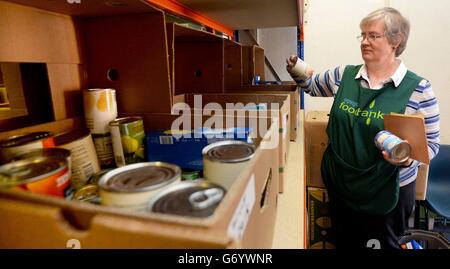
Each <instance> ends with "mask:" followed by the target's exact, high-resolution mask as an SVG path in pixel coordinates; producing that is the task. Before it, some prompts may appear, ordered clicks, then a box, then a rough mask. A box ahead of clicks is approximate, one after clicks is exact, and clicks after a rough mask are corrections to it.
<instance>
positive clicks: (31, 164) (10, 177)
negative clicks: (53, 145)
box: [0, 157, 67, 187]
mask: <svg viewBox="0 0 450 269" xmlns="http://www.w3.org/2000/svg"><path fill="white" fill-rule="evenodd" d="M66 167H67V160H66V159H65V158H53V157H36V158H30V159H25V160H20V161H15V162H11V163H8V164H5V165H2V166H0V187H2V186H5V187H12V186H16V185H20V184H27V183H31V182H34V181H38V180H40V179H42V178H45V177H48V176H51V175H53V174H56V173H58V172H59V171H61V170H63V169H65V168H66Z"/></svg>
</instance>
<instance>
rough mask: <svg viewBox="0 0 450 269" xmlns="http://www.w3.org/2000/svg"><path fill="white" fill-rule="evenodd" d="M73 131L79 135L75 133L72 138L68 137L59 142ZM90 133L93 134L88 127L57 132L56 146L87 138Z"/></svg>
mask: <svg viewBox="0 0 450 269" xmlns="http://www.w3.org/2000/svg"><path fill="white" fill-rule="evenodd" d="M72 133H73V134H77V135H74V137H73V138H72V137H70V139H66V140H67V141H66V140H64V139H62V140H63V142H61V143H60V142H59V140H61V137H64V136H69V135H70V134H72ZM90 135H91V131H89V130H88V129H77V130H72V131H68V132H64V133H60V134H56V135H55V137H54V139H55V145H56V147H58V146H63V145H67V144H70V143H72V142H75V141H78V140H81V139H84V138H86V137H88V136H90Z"/></svg>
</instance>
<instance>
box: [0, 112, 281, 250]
mask: <svg viewBox="0 0 450 269" xmlns="http://www.w3.org/2000/svg"><path fill="white" fill-rule="evenodd" d="M134 115H139V116H142V117H143V118H144V126H145V129H146V131H149V130H152V129H153V130H157V129H168V128H170V127H171V124H172V122H173V121H174V119H176V118H177V116H174V115H167V114H134ZM122 116H127V115H126V114H125V115H122ZM194 117H196V116H192V118H194ZM197 118H198V117H197ZM209 118H210V117H201V116H200V117H199V118H198V119H197V120H200V121H201V122H205V121H206V120H208V119H209ZM233 119H234V121H235V122H233V123H237V121H238V120H243V122H244V123H245V124H246V126H248V125H249V124H250V123H251V122H252V121H251V119H250V118H244V119H239V118H237V117H233ZM192 120H194V119H192ZM76 121H77V120H73V121H70V122H68V121H63V122H54V123H51V124H47V125H42V126H35V127H33V128H38V127H40V128H41V130H42V128H45V129H48V130H53V131H54V132H63V131H67V130H69V129H71V127H72V124H73V123H74V122H76ZM261 121H265V122H266V124H268V125H269V126H270V129H269V130H268V131H267V132H265V133H264V134H262V135H259V136H258V141H260V143H259V145H258V147H257V150H256V151H255V155H254V157H253V158H252V160H251V162H250V163H249V165H248V166H247V168H246V169H245V170H244V171H242V173H241V174H240V175H239V176H238V178H237V179H236V181H235V182H234V184H233V185H232V187H231V188H230V190H229V191H228V193H227V194H226V196H225V198H224V200H222V202H221V203H220V205H219V206H218V207H217V209H216V211H215V213H214V215H213V216H211V217H210V218H207V219H193V218H186V217H178V216H172V215H164V214H155V213H132V212H127V211H124V210H121V209H115V208H110V207H105V206H97V205H92V204H85V203H79V202H72V201H68V200H64V199H59V198H53V197H50V196H44V195H37V194H33V193H29V192H24V191H12V190H8V189H1V190H0V214H1V216H2V221H1V222H0V247H1V248H66V245H70V244H79V245H80V246H81V248H234V247H242V248H270V247H271V244H272V238H273V232H274V226H275V216H276V202H277V194H278V182H277V181H276V180H275V179H276V178H277V176H278V168H277V165H278V160H277V158H274V156H277V154H278V153H277V152H278V147H276V146H275V147H265V146H263V145H264V144H263V143H270V142H269V141H270V139H272V137H273V136H276V134H277V131H278V130H277V129H276V125H271V119H269V118H266V119H262V118H261ZM224 122H226V119H224ZM258 123H260V122H258ZM235 126H236V125H235ZM27 130H28V129H23V130H20V131H27ZM36 227H38V229H36Z"/></svg>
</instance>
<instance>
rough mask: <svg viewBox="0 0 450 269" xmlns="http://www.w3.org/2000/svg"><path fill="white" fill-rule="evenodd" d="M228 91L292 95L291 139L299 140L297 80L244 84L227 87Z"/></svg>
mask: <svg viewBox="0 0 450 269" xmlns="http://www.w3.org/2000/svg"><path fill="white" fill-rule="evenodd" d="M225 92H226V93H250V94H270V95H272V94H289V96H290V102H291V104H290V108H291V110H290V119H291V120H290V121H291V131H290V140H291V141H296V140H297V130H298V128H299V125H300V115H299V113H300V93H299V91H298V90H297V85H296V84H295V82H292V83H290V82H286V83H284V84H281V85H242V86H241V87H239V88H230V89H226V91H225Z"/></svg>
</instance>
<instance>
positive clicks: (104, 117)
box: [83, 89, 117, 134]
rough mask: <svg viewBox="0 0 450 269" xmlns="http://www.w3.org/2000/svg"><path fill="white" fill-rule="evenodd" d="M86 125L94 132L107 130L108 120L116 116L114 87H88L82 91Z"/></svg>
mask: <svg viewBox="0 0 450 269" xmlns="http://www.w3.org/2000/svg"><path fill="white" fill-rule="evenodd" d="M83 104H84V117H85V120H86V127H87V128H88V129H89V130H90V131H91V133H95V134H105V133H108V132H109V122H110V121H112V120H114V119H115V118H116V117H117V103H116V91H115V90H114V89H89V90H85V91H83Z"/></svg>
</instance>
